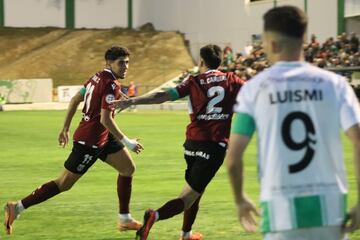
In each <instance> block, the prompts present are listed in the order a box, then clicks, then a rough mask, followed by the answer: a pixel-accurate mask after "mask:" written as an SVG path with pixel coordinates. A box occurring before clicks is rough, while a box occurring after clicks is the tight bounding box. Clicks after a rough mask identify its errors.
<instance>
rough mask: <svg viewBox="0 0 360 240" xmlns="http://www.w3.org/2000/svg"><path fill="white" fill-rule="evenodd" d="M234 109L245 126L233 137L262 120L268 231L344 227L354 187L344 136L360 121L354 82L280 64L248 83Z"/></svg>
mask: <svg viewBox="0 0 360 240" xmlns="http://www.w3.org/2000/svg"><path fill="white" fill-rule="evenodd" d="M234 111H235V113H237V114H236V117H235V118H236V119H235V120H234V123H233V125H236V124H238V125H240V124H241V126H238V128H239V129H240V130H239V131H237V130H236V126H235V127H234V126H233V130H232V132H235V133H240V134H242V132H244V134H245V135H246V134H247V132H248V129H249V128H248V129H246V128H247V127H250V128H251V124H250V123H251V122H253V123H255V129H256V132H257V137H258V138H257V141H258V166H259V176H260V184H261V194H260V200H261V208H262V213H263V214H262V216H263V219H262V231H263V232H265V233H266V232H275V231H283V230H290V229H296V228H305V227H319V226H339V225H341V224H342V222H343V220H344V216H345V209H346V196H347V192H348V187H347V181H346V172H345V167H344V161H343V156H342V143H341V139H340V132H341V129H343V130H345V131H346V130H347V129H348V128H350V127H351V126H353V125H354V124H356V123H359V122H360V111H359V106H358V101H357V98H356V96H355V94H354V92H353V90H352V88H351V86H350V85H349V84H348V82H347V81H346V79H344V78H343V77H341V76H338V75H336V74H334V73H331V72H328V71H325V70H322V69H319V68H317V67H314V66H312V65H310V64H308V63H303V62H279V63H277V64H275V65H274V66H272V67H271V68H269V69H268V70H266V71H264V72H262V73H260V74H258V75H257V76H256V77H254V78H253V79H252V80H250V81H249V82H248V83H247V84H245V86H244V87H243V88H242V89H241V91H240V93H239V95H238V97H237V104H236V105H235V107H234ZM247 124H249V125H247ZM241 129H243V130H241ZM250 134H251V133H250Z"/></svg>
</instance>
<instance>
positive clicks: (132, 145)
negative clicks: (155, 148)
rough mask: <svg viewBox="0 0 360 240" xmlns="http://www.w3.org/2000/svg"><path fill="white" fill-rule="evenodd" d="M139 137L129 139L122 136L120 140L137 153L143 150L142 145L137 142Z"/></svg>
mask: <svg viewBox="0 0 360 240" xmlns="http://www.w3.org/2000/svg"><path fill="white" fill-rule="evenodd" d="M139 140H140V139H129V138H127V137H125V136H124V138H123V139H121V140H120V141H121V142H122V143H123V144H124V145H125V146H126V147H127V148H128V149H130V150H131V151H133V152H135V153H136V154H139V153H140V152H141V151H142V150H144V147H143V146H142V145H141V144H140V143H139Z"/></svg>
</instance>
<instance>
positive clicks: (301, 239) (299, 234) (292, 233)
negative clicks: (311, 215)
mask: <svg viewBox="0 0 360 240" xmlns="http://www.w3.org/2000/svg"><path fill="white" fill-rule="evenodd" d="M319 239H322V240H347V239H348V238H347V236H346V234H344V233H343V232H342V231H341V228H340V227H317V228H300V229H293V230H289V231H281V232H273V233H267V234H265V236H264V240H319Z"/></svg>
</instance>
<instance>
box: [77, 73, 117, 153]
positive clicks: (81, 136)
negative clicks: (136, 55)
mask: <svg viewBox="0 0 360 240" xmlns="http://www.w3.org/2000/svg"><path fill="white" fill-rule="evenodd" d="M84 86H85V87H86V93H85V96H84V103H85V104H84V108H83V110H82V115H83V116H82V120H81V122H80V124H79V127H78V128H77V129H76V131H75V133H74V141H77V142H80V143H82V144H85V145H87V146H98V147H99V146H102V145H104V144H105V143H106V142H107V139H108V134H109V130H107V129H106V128H105V127H104V126H103V125H102V124H101V123H100V114H101V109H108V110H111V111H112V112H113V114H114V110H115V109H114V108H113V107H112V106H111V104H110V102H111V101H112V100H115V99H119V98H120V96H121V95H120V91H121V90H120V83H119V82H118V81H117V80H116V77H115V76H114V74H113V73H112V72H111V70H109V69H104V71H102V72H98V73H96V74H95V75H94V76H93V77H92V78H90V79H89V80H88V81H87V82H86V83H85V85H84Z"/></svg>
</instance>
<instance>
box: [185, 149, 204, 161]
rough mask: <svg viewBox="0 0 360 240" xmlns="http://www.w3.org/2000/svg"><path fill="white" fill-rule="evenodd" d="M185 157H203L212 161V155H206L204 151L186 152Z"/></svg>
mask: <svg viewBox="0 0 360 240" xmlns="http://www.w3.org/2000/svg"><path fill="white" fill-rule="evenodd" d="M185 155H186V156H191V157H201V158H205V159H206V160H209V159H210V154H208V153H205V152H203V151H196V152H195V151H189V150H185Z"/></svg>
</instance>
